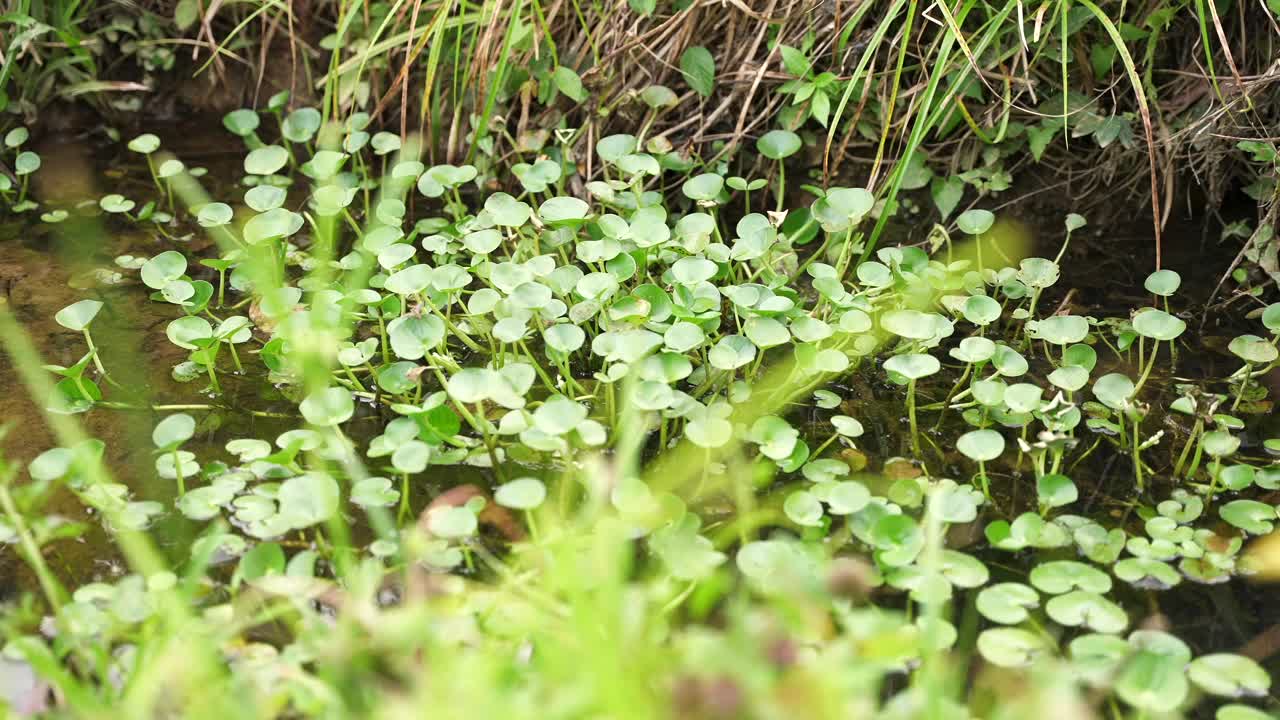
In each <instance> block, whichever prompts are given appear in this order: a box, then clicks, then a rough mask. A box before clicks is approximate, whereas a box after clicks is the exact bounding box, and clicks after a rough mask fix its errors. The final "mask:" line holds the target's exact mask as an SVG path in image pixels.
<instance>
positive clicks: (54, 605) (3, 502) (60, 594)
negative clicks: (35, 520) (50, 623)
mask: <svg viewBox="0 0 1280 720" xmlns="http://www.w3.org/2000/svg"><path fill="white" fill-rule="evenodd" d="M9 480H10V477H8V476H6V477H5V478H3V479H0V508H3V509H4V514H5V515H6V516H7V517H8V518H9V522H10V523H12V524H13V530H14V532H16V533H17V534H18V539H19V541H20V542H21V543H22V550H23V552H22V555H23V557H24V558H26V561H27V564H28V565H30V566H31V569H32V571H34V572H35V574H36V577H37V578H38V579H39V580H40V589H41V590H43V591H44V595H45V598H46V599H47V600H48V601H49V608H50V610H52V611H53V612H54V614H57V611H58V610H60V609H61V608H62V604H63V602H64V601H65V599H66V595H67V591H66V590H65V589H64V588H63V587H62V585H61V583H59V582H58V579H57V578H56V577H54V575H53V573H52V572H51V571H50V570H49V565H48V564H47V563H45V561H44V555H43V554H41V552H40V546H39V545H38V544H37V543H36V540H35V538H34V537H32V535H31V530H30V529H29V528H28V527H27V523H26V522H25V521H24V520H23V518H22V515H21V514H20V513H19V512H18V508H17V505H16V504H15V503H14V502H13V496H12V495H10V494H9Z"/></svg>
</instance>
